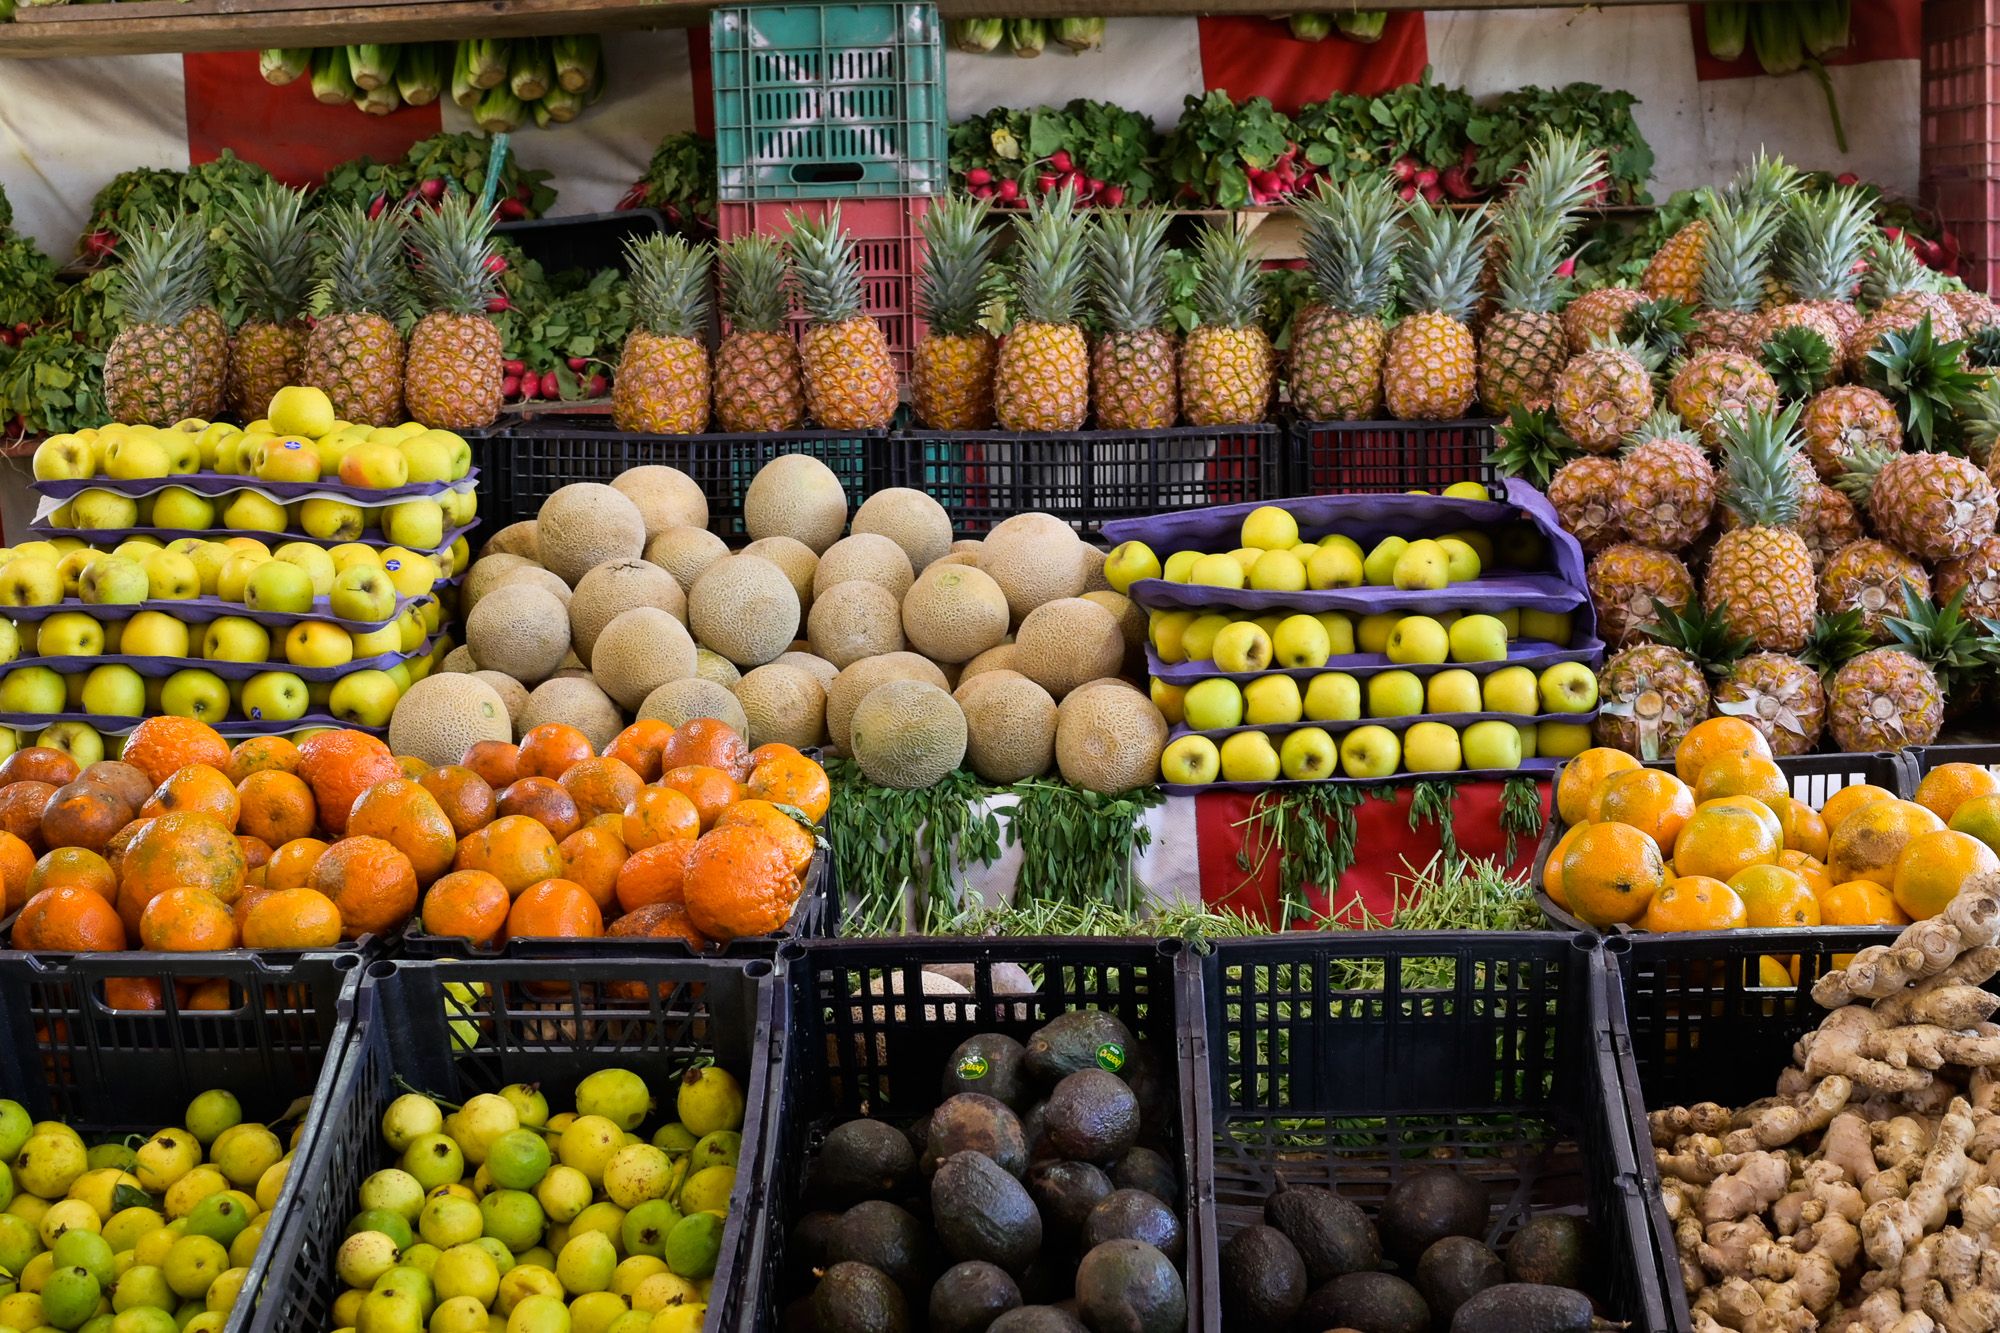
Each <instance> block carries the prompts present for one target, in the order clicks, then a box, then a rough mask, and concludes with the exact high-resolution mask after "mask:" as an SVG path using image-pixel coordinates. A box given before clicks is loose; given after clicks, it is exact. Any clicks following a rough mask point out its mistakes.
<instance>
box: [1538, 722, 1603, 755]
mask: <svg viewBox="0 0 2000 1333" xmlns="http://www.w3.org/2000/svg"><path fill="white" fill-rule="evenodd" d="M1589 748H1590V724H1589V723H1587V722H1538V723H1536V724H1535V753H1536V754H1537V755H1539V756H1540V757H1542V758H1543V759H1574V758H1576V757H1577V756H1578V755H1580V754H1582V753H1583V752H1584V751H1585V750H1588V749H1589Z"/></svg>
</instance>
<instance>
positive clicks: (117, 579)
mask: <svg viewBox="0 0 2000 1333" xmlns="http://www.w3.org/2000/svg"><path fill="white" fill-rule="evenodd" d="M155 554H158V553H157V552H155ZM151 558H152V557H151V556H148V557H147V559H149V560H150V559H151ZM5 582H6V571H5V570H0V588H4V587H5ZM152 589H153V580H152V576H151V575H149V574H147V572H146V570H145V567H144V566H143V565H140V564H139V563H138V562H137V561H133V560H127V559H126V558H125V557H124V556H120V555H100V556H98V557H97V559H95V560H93V561H91V562H90V564H89V566H88V567H87V568H86V569H85V570H84V571H83V578H82V579H80V580H79V581H78V582H77V585H76V592H77V596H79V597H81V598H82V599H83V600H84V601H85V602H88V603H90V604H91V605H93V606H136V605H138V604H139V603H140V602H143V601H145V600H146V597H147V596H148V594H150V593H151V592H152Z"/></svg>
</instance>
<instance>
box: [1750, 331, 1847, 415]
mask: <svg viewBox="0 0 2000 1333" xmlns="http://www.w3.org/2000/svg"><path fill="white" fill-rule="evenodd" d="M1757 359H1758V360H1759V361H1761V362H1763V365H1764V369H1765V370H1768V371H1769V372H1771V380H1772V382H1773V383H1775V384H1776V385H1777V386H1778V393H1779V395H1780V396H1781V397H1783V398H1784V399H1785V401H1786V402H1793V401H1796V400H1798V399H1801V398H1810V397H1812V396H1813V395H1814V394H1816V393H1818V392H1819V391H1820V390H1821V389H1823V388H1825V387H1826V386H1827V385H1828V384H1829V383H1831V382H1832V380H1833V363H1834V354H1833V348H1831V347H1829V346H1827V343H1826V339H1825V337H1823V336H1822V335H1821V334H1820V332H1819V330H1817V329H1815V328H1813V327H1811V326H1810V325H1806V324H1790V325H1787V326H1786V327H1784V328H1782V329H1779V330H1778V331H1777V332H1776V333H1774V334H1772V335H1771V336H1770V337H1769V338H1767V339H1765V341H1764V345H1763V347H1762V348H1760V349H1759V355H1758V358H1757Z"/></svg>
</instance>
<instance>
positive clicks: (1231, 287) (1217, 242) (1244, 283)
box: [1194, 223, 1263, 329]
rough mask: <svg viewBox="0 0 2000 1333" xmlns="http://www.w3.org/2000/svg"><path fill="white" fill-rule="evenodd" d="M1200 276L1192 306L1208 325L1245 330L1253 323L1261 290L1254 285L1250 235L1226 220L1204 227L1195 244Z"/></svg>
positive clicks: (1261, 303) (1254, 259) (1254, 324)
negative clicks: (1238, 229)
mask: <svg viewBox="0 0 2000 1333" xmlns="http://www.w3.org/2000/svg"><path fill="white" fill-rule="evenodd" d="M1196 262H1197V264H1198V266H1199V270H1200V276H1199V277H1198V278H1197V279H1196V280H1195V287H1194V308H1195V315H1196V317H1197V318H1199V319H1200V321H1201V323H1203V324H1204V325H1207V326H1208V327H1210V328H1225V329H1247V328H1254V327H1256V326H1257V314H1258V311H1259V310H1260V309H1261V308H1262V305H1263V293H1262V291H1260V290H1259V288H1258V285H1257V273H1258V266H1257V255H1256V253H1255V251H1253V250H1252V249H1251V243H1250V237H1249V236H1248V235H1246V234H1244V233H1242V232H1239V231H1237V230H1236V228H1235V227H1234V226H1231V225H1229V224H1228V223H1223V224H1220V225H1212V226H1209V227H1207V228H1206V229H1204V230H1203V231H1202V233H1201V239H1200V241H1199V242H1198V243H1197V246H1196Z"/></svg>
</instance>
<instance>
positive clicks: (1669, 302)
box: [1618, 296, 1696, 369]
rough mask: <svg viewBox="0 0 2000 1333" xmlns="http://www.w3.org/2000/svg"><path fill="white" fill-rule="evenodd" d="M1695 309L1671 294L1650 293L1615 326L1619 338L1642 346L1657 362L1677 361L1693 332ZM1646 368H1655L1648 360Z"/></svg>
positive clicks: (1663, 363)
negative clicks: (1658, 294)
mask: <svg viewBox="0 0 2000 1333" xmlns="http://www.w3.org/2000/svg"><path fill="white" fill-rule="evenodd" d="M1695 327H1696V325H1695V309H1694V307H1693V306H1690V305H1685V304H1683V303H1682V302H1679V301H1676V300H1674V299H1673V298H1672V297H1671V296H1654V297H1649V298H1647V299H1646V300H1644V301H1641V302H1640V303H1639V304H1638V305H1636V306H1633V307H1632V310H1631V312H1630V313H1629V314H1627V315H1626V316H1625V322H1624V323H1623V324H1622V325H1620V326H1619V329H1618V334H1619V337H1620V338H1621V339H1622V340H1623V341H1625V342H1627V343H1636V344H1638V345H1639V346H1642V347H1644V348H1646V349H1647V350H1648V351H1649V352H1650V353H1651V354H1652V355H1653V356H1654V357H1656V358H1658V360H1659V363H1660V364H1661V365H1665V364H1667V363H1668V362H1671V361H1676V360H1679V359H1680V357H1681V356H1682V355H1683V353H1684V352H1685V350H1686V348H1687V340H1688V338H1689V337H1690V336H1691V335H1692V334H1693V333H1694V331H1695ZM1647 368H1648V369H1656V367H1654V366H1653V365H1652V364H1651V363H1650V362H1649V363H1648V366H1647Z"/></svg>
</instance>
